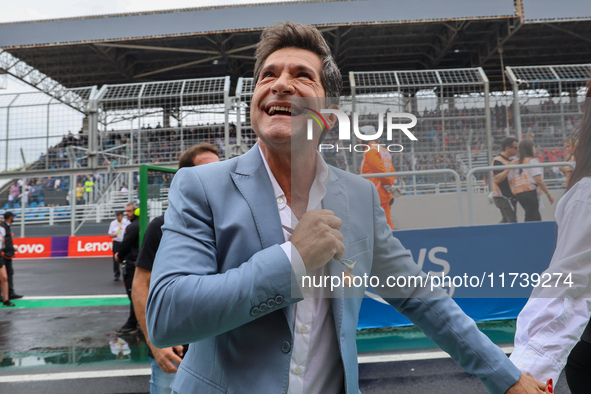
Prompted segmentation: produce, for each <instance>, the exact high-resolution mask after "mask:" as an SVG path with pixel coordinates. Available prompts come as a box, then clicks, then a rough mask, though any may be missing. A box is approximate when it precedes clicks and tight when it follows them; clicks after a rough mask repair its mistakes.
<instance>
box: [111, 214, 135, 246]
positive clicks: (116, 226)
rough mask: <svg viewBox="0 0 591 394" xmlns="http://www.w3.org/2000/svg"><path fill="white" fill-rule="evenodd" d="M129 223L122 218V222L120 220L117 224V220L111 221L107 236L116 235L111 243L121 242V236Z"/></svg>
mask: <svg viewBox="0 0 591 394" xmlns="http://www.w3.org/2000/svg"><path fill="white" fill-rule="evenodd" d="M129 223H130V221H129V220H127V218H125V217H124V218H123V220H121V222H119V221H118V220H117V219H115V220H113V221H112V222H111V225H110V226H109V234H117V236H116V237H115V238H113V241H115V242H123V236H124V235H125V228H126V227H127V226H129Z"/></svg>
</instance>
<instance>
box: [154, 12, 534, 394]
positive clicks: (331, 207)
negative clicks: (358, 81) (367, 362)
mask: <svg viewBox="0 0 591 394" xmlns="http://www.w3.org/2000/svg"><path fill="white" fill-rule="evenodd" d="M255 56H256V65H255V71H254V77H255V80H256V81H257V85H256V88H255V91H254V95H253V98H252V105H251V121H252V125H253V130H254V131H255V132H256V134H257V136H258V137H259V141H258V143H257V144H256V145H255V146H254V147H253V148H252V149H251V150H250V151H249V152H247V153H246V154H244V155H243V156H241V157H238V158H236V159H232V160H227V161H225V162H221V163H214V164H209V165H206V166H201V167H195V168H187V169H182V170H180V171H179V172H178V173H177V175H176V176H175V178H174V181H173V184H172V187H171V190H170V193H169V208H168V210H167V211H166V217H165V225H164V227H163V231H164V232H163V237H162V242H161V245H160V248H159V250H158V254H157V256H156V261H155V264H154V269H153V271H152V282H151V285H150V294H149V298H148V302H147V309H146V316H147V324H148V334H149V336H150V339H151V341H152V343H153V344H154V345H156V346H161V347H168V346H174V345H179V344H183V343H191V345H190V348H189V351H188V353H187V355H186V356H185V358H184V360H183V362H182V364H181V365H180V367H179V371H178V373H177V376H176V378H175V380H174V382H173V384H172V386H171V388H172V389H173V392H179V393H345V392H346V393H358V392H359V385H358V381H359V377H358V365H357V348H356V341H355V338H356V328H357V321H358V315H359V309H360V306H361V300H362V298H363V294H364V292H365V288H363V287H356V286H349V287H345V286H338V287H337V288H336V289H333V291H330V290H329V289H327V288H319V287H317V288H312V287H311V286H310V285H309V284H308V285H306V284H305V282H304V281H303V279H304V276H306V275H311V276H316V277H317V278H322V277H328V278H339V279H342V278H343V275H344V276H347V275H349V276H351V275H352V276H353V277H363V276H364V275H365V274H367V275H372V276H376V277H378V278H380V279H382V280H383V281H384V282H381V283H385V280H386V278H387V277H400V276H406V277H411V276H421V277H425V274H424V273H422V272H421V271H420V269H419V268H418V266H417V265H416V264H415V263H414V262H413V261H412V258H411V256H410V255H409V253H408V251H407V250H406V249H405V248H404V247H403V246H402V245H401V244H400V242H399V241H398V240H397V239H396V238H394V237H393V236H392V232H391V230H390V227H389V226H388V225H387V223H386V218H385V216H384V211H383V210H382V209H381V208H380V203H379V199H378V195H377V191H376V189H375V187H374V186H373V184H372V183H371V182H369V181H367V180H364V179H362V178H360V177H358V176H356V175H353V174H349V173H346V172H344V171H341V170H338V169H336V168H333V167H329V166H327V165H326V164H325V163H324V161H323V160H322V158H321V157H320V155H319V154H318V153H317V151H316V148H317V145H318V142H319V141H320V139H321V133H320V132H319V130H315V131H316V133H315V135H314V138H313V140H312V141H308V140H307V138H306V124H307V119H309V117H308V116H307V115H306V114H304V113H303V112H302V107H301V105H296V104H293V103H294V99H298V100H304V101H305V105H306V107H307V108H310V109H312V110H320V109H321V108H322V107H324V106H325V105H331V106H333V107H334V106H335V103H334V102H332V101H331V100H330V99H326V97H338V96H339V95H340V91H341V88H342V81H341V75H340V72H339V70H338V68H337V67H336V64H335V63H334V60H333V59H332V56H331V54H330V50H329V48H328V46H327V44H326V42H325V41H324V39H323V38H322V35H321V34H320V33H319V32H318V31H317V30H316V29H315V28H313V27H310V26H303V25H299V24H295V23H292V22H284V23H280V24H277V25H275V26H273V27H271V28H268V29H266V30H265V31H264V32H263V34H262V36H261V42H260V43H259V45H258V47H257V51H256V55H255ZM327 122H328V124H327V126H328V129H330V127H332V126H333V125H334V124H335V123H336V118H335V117H334V116H331V117H329V118H328V120H327ZM341 258H346V259H348V260H350V261H354V262H356V264H355V266H354V267H353V270H352V271H351V273H350V274H349V273H348V271H349V270H348V269H346V268H345V267H344V266H343V265H342V264H341V263H340V262H339V261H338V260H339V259H341ZM375 290H376V292H378V294H380V295H381V296H382V297H384V298H385V299H386V300H387V301H388V302H389V303H390V304H392V305H393V306H394V307H395V308H396V309H397V310H399V311H400V312H402V313H403V314H404V315H405V316H407V317H408V318H409V319H410V320H411V321H412V322H413V323H414V324H416V325H417V326H418V327H419V328H420V329H421V330H423V332H424V333H425V334H426V335H427V336H429V337H430V338H431V339H433V340H434V341H435V342H436V343H437V344H438V345H439V346H441V348H442V349H444V350H445V351H447V352H448V353H449V354H450V355H451V356H452V358H453V359H454V360H455V361H456V362H458V363H459V364H460V365H461V366H462V367H463V368H464V369H465V370H466V371H468V372H470V373H473V374H476V375H478V377H479V378H480V379H481V380H482V382H483V383H484V385H485V386H486V387H487V388H488V390H489V391H490V392H493V393H504V392H508V393H542V392H544V385H543V384H541V383H538V382H535V381H534V380H533V379H531V378H529V377H526V376H520V372H519V370H518V369H517V368H515V366H513V364H512V363H511V362H510V361H509V359H508V358H507V357H506V356H505V354H504V353H503V352H502V351H501V350H500V349H499V348H498V347H496V346H495V345H494V344H493V343H492V342H490V340H489V339H488V338H487V337H486V336H484V335H483V334H482V333H481V332H480V331H479V330H478V328H477V327H476V325H475V323H474V321H472V320H471V319H470V318H468V317H467V316H466V315H465V314H464V313H463V312H462V311H461V309H460V308H459V307H458V306H457V305H456V304H455V302H454V301H453V300H451V299H449V298H447V297H446V296H445V294H444V293H443V292H442V291H439V290H438V291H435V292H432V291H430V289H429V288H428V287H427V288H424V287H404V288H398V287H388V286H384V287H381V286H380V287H377V288H375Z"/></svg>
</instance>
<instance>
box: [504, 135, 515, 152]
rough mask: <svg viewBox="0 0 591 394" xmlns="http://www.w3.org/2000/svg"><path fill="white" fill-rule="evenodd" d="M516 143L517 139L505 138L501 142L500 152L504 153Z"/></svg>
mask: <svg viewBox="0 0 591 394" xmlns="http://www.w3.org/2000/svg"><path fill="white" fill-rule="evenodd" d="M516 142H518V141H517V138H515V137H507V138H505V139H504V140H503V142H501V151H504V150H505V148H508V147H512V146H513V144H514V143H516Z"/></svg>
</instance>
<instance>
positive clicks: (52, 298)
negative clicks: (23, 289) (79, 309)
mask: <svg viewBox="0 0 591 394" xmlns="http://www.w3.org/2000/svg"><path fill="white" fill-rule="evenodd" d="M79 298H127V295H126V294H103V295H69V296H68V295H63V296H60V295H57V296H39V297H23V298H21V299H22V300H73V299H79Z"/></svg>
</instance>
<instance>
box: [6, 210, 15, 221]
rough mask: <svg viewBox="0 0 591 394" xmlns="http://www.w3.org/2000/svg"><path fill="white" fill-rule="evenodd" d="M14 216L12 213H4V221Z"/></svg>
mask: <svg viewBox="0 0 591 394" xmlns="http://www.w3.org/2000/svg"><path fill="white" fill-rule="evenodd" d="M13 216H14V213H12V212H10V211H6V212H4V220H6V219H10V218H11V217H13Z"/></svg>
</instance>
